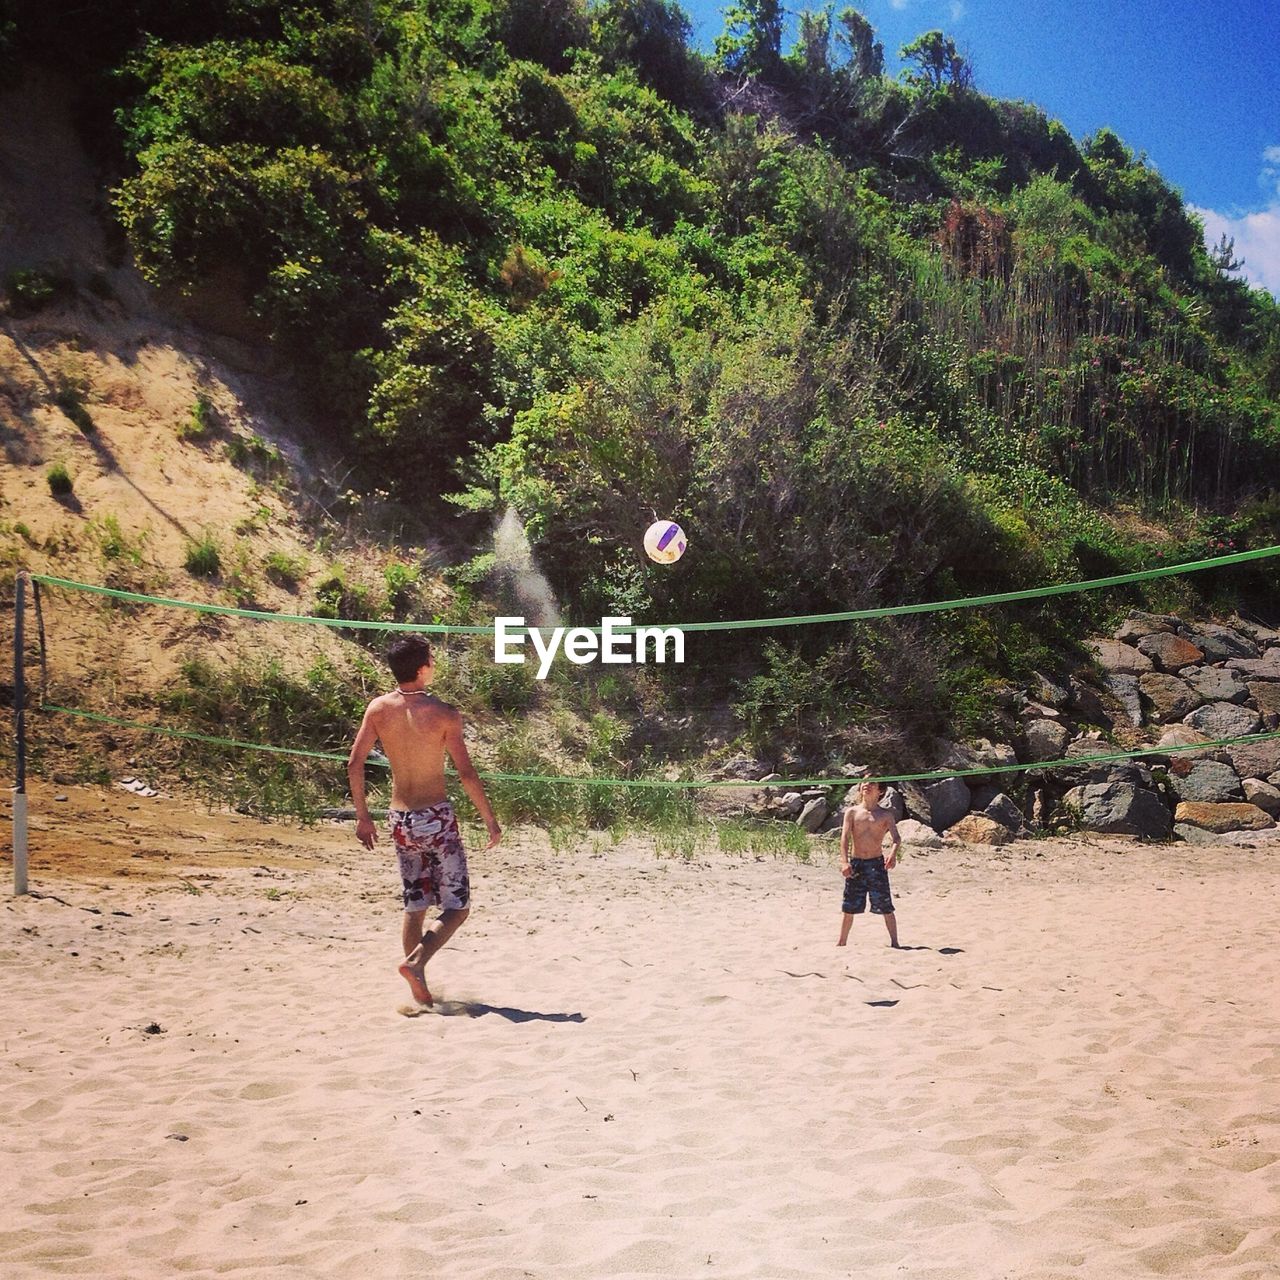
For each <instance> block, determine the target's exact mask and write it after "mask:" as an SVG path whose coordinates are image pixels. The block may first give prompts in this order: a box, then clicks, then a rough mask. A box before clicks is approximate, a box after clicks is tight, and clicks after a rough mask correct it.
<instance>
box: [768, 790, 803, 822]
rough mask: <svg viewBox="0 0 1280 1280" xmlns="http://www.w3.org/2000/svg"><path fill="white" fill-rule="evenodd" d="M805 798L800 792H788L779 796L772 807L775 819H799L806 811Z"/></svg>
mask: <svg viewBox="0 0 1280 1280" xmlns="http://www.w3.org/2000/svg"><path fill="white" fill-rule="evenodd" d="M804 803H805V802H804V796H802V795H801V794H800V793H799V792H798V791H788V792H787V793H786V794H785V795H781V796H779V797H778V798H777V799H776V800H775V801H773V803H772V805H771V806H770V808H771V810H772V812H773V814H774V816H775V817H778V818H798V817H799V816H800V813H801V811H802V810H803V809H804Z"/></svg>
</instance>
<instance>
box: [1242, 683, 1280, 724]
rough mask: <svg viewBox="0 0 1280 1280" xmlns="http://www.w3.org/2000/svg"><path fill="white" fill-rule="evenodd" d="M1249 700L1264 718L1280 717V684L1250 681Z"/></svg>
mask: <svg viewBox="0 0 1280 1280" xmlns="http://www.w3.org/2000/svg"><path fill="white" fill-rule="evenodd" d="M1248 689H1249V699H1250V701H1251V702H1252V703H1253V705H1254V706H1255V707H1257V708H1258V710H1259V711H1261V712H1262V714H1263V715H1264V716H1268V715H1271V716H1274V715H1280V682H1277V681H1274V680H1250V681H1249V684H1248Z"/></svg>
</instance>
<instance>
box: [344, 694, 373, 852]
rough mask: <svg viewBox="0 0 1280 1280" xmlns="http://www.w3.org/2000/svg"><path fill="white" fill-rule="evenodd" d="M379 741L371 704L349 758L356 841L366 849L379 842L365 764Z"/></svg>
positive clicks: (348, 773)
mask: <svg viewBox="0 0 1280 1280" xmlns="http://www.w3.org/2000/svg"><path fill="white" fill-rule="evenodd" d="M377 740H378V729H377V726H376V725H375V724H374V722H373V703H372V702H371V703H370V704H369V705H368V706H367V707H366V708H365V711H364V719H363V720H361V721H360V728H359V729H358V730H357V732H356V740H355V741H354V742H353V743H352V744H351V754H350V755H349V756H348V757H347V783H348V784H349V786H350V787H351V800H352V803H353V804H354V805H355V807H356V839H357V840H359V841H360V843H361V844H362V845H364V847H365V848H366V849H372V848H373V846H374V845H375V844H376V843H377V840H378V829H377V827H375V826H374V825H373V819H372V818H371V817H370V816H369V802H368V800H367V799H366V797H365V792H364V762H365V760H367V759H368V756H369V752H370V751H372V750H373V744H374V743H375V742H377Z"/></svg>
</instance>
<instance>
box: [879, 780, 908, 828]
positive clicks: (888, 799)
mask: <svg viewBox="0 0 1280 1280" xmlns="http://www.w3.org/2000/svg"><path fill="white" fill-rule="evenodd" d="M880 807H881V808H882V809H888V810H889V812H890V813H891V814H893V820H894V822H901V821H902V820H903V818H905V817H906V816H907V802H906V801H905V800H904V799H903V798H902V792H901V791H899V790H898V788H897V787H886V788H885V789H884V794H883V795H882V796H881V797H880Z"/></svg>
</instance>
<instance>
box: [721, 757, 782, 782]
mask: <svg viewBox="0 0 1280 1280" xmlns="http://www.w3.org/2000/svg"><path fill="white" fill-rule="evenodd" d="M768 772H769V769H768V766H767V765H764V764H761V763H760V761H759V760H751V759H749V758H748V757H747V756H735V757H734V758H733V759H732V760H727V761H726V762H725V763H724V764H722V765H721V766H720V767H719V768H718V769H717V770H716V774H717V775H718V776H719V777H721V778H737V779H739V780H740V781H742V782H758V781H759V780H760V779H761V778H763V777H764V776H765V774H766V773H768Z"/></svg>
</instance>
